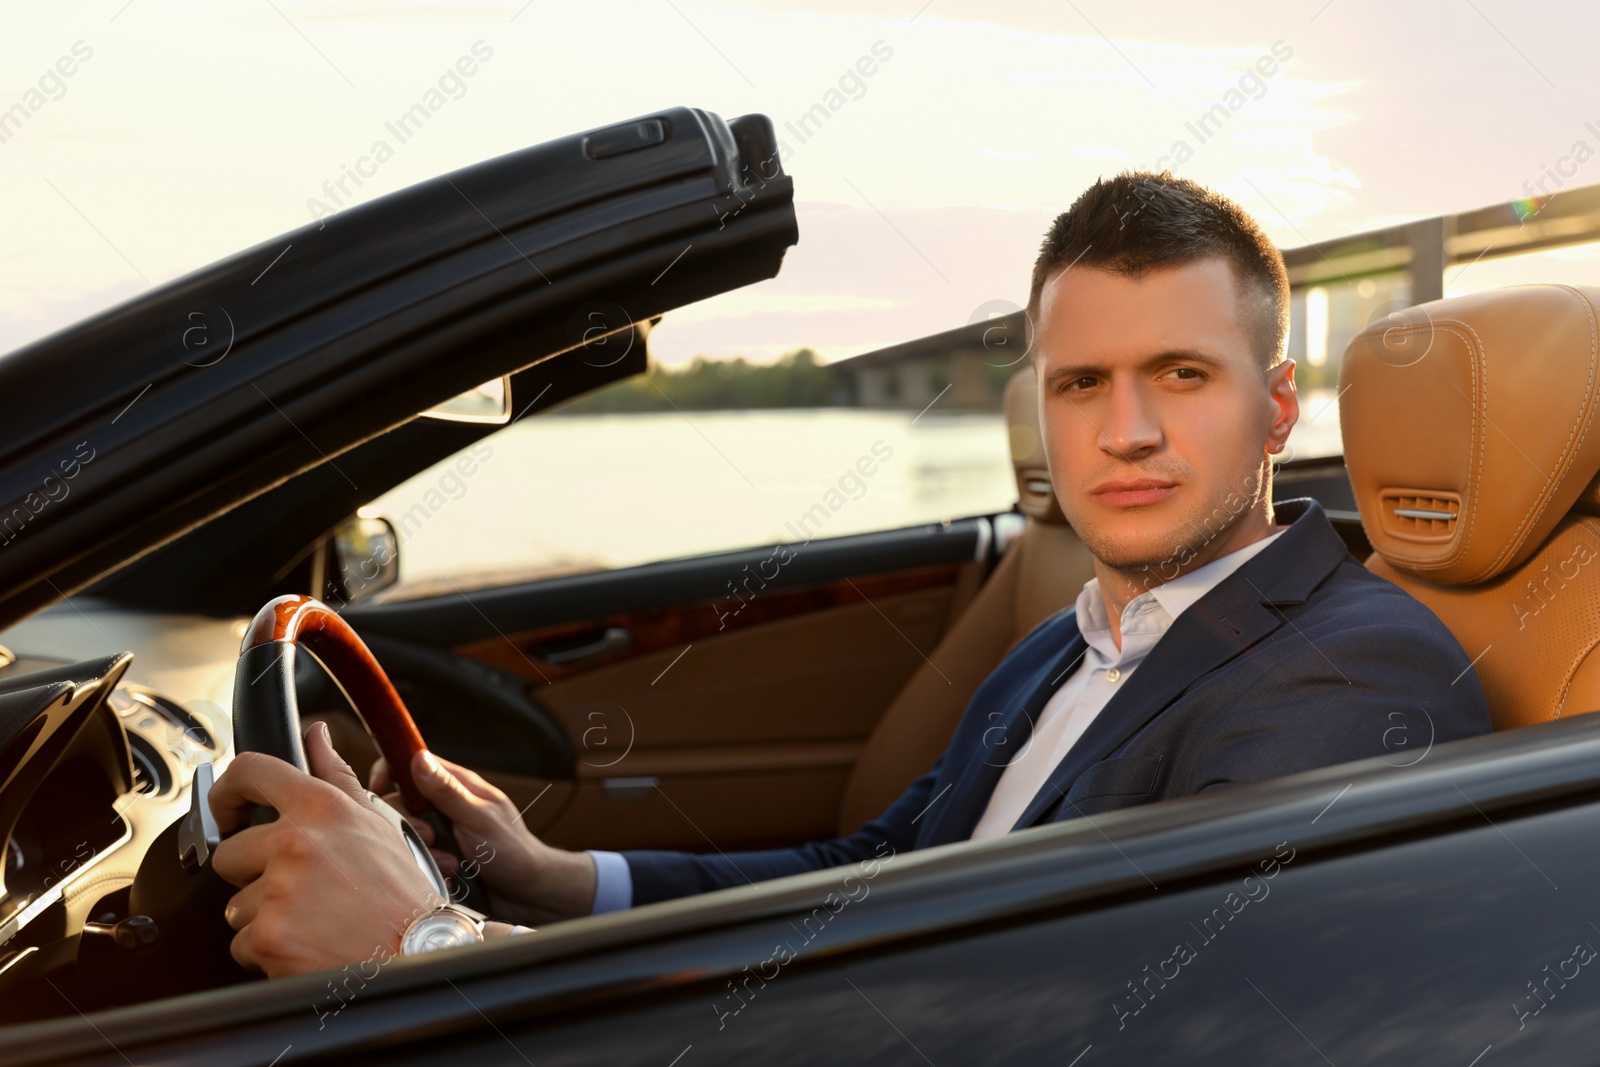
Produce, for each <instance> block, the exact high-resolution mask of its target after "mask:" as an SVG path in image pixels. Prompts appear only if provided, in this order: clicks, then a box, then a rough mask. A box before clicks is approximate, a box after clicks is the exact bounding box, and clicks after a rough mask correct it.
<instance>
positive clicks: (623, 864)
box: [585, 849, 633, 915]
mask: <svg viewBox="0 0 1600 1067" xmlns="http://www.w3.org/2000/svg"><path fill="white" fill-rule="evenodd" d="M585 854H586V855H588V856H589V857H590V858H591V859H593V860H594V906H593V907H592V908H590V909H589V914H590V915H604V914H605V913H606V912H608V911H622V910H624V909H626V908H631V907H633V871H632V870H630V869H629V867H628V861H627V860H626V859H625V858H624V857H623V855H622V853H620V852H597V851H595V850H594V849H587V850H586V851H585Z"/></svg>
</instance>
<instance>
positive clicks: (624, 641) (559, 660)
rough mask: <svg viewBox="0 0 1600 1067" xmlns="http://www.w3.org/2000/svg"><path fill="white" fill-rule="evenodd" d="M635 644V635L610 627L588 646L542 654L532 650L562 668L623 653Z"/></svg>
mask: <svg viewBox="0 0 1600 1067" xmlns="http://www.w3.org/2000/svg"><path fill="white" fill-rule="evenodd" d="M632 644H633V634H631V633H629V632H628V631H627V630H624V629H623V628H622V627H620V626H608V627H606V630H605V633H603V634H601V635H600V636H599V637H597V638H595V639H594V640H593V641H590V642H589V643H587V644H583V645H579V646H577V647H576V648H563V649H559V650H558V651H554V652H540V651H538V650H537V649H531V650H530V651H532V652H533V654H534V655H535V656H538V657H539V658H540V659H542V660H544V661H545V662H546V663H548V664H550V665H551V666H552V667H562V666H565V665H567V664H569V663H579V662H581V661H583V660H586V659H593V658H594V657H596V656H604V655H607V654H609V653H612V652H621V651H622V650H623V649H625V648H627V647H629V646H630V645H632Z"/></svg>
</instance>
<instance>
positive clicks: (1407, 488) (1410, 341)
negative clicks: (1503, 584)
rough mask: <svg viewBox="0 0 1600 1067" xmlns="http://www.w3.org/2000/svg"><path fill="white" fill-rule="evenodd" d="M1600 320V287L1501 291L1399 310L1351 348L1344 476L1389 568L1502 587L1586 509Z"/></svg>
mask: <svg viewBox="0 0 1600 1067" xmlns="http://www.w3.org/2000/svg"><path fill="white" fill-rule="evenodd" d="M1597 309H1600V288H1596V287H1581V288H1579V287H1573V286H1566V285H1526V286H1516V287H1513V288H1509V289H1492V290H1489V291H1486V292H1482V293H1474V294H1473V295H1471V296H1463V297H1455V298H1452V299H1448V300H1435V301H1431V302H1429V303H1426V304H1419V305H1417V306H1416V307H1412V308H1407V309H1406V310H1404V311H1400V312H1396V313H1395V314H1393V315H1390V316H1389V317H1388V318H1387V319H1385V320H1383V321H1381V322H1377V323H1374V324H1372V325H1371V326H1368V327H1367V328H1366V329H1365V330H1363V331H1362V332H1361V333H1360V334H1358V335H1357V336H1356V337H1355V339H1354V340H1352V341H1351V342H1350V346H1349V348H1347V349H1346V350H1345V356H1344V364H1343V366H1342V368H1341V370H1340V374H1339V387H1340V394H1339V416H1340V421H1341V423H1342V428H1343V434H1344V457H1345V466H1346V467H1347V468H1348V469H1349V472H1350V484H1351V486H1352V488H1353V489H1354V490H1355V498H1356V504H1357V506H1358V507H1359V508H1360V510H1361V522H1362V525H1363V526H1364V527H1365V528H1366V532H1367V538H1368V540H1370V541H1371V542H1372V547H1373V549H1374V550H1375V551H1376V552H1378V553H1379V555H1380V556H1382V558H1383V559H1384V560H1386V561H1387V562H1388V563H1389V564H1391V565H1392V566H1394V567H1396V568H1398V569H1400V570H1403V571H1408V572H1410V573H1411V574H1414V575H1416V576H1417V577H1419V578H1425V579H1427V580H1428V581H1432V582H1439V583H1443V584H1447V585H1456V584H1470V583H1476V582H1483V581H1487V580H1488V579H1490V578H1493V577H1494V576H1495V575H1498V574H1501V573H1503V572H1505V571H1506V570H1507V569H1509V568H1511V567H1514V566H1516V565H1518V564H1520V563H1522V562H1523V561H1524V560H1526V559H1527V558H1528V557H1529V556H1530V555H1532V554H1533V552H1534V551H1535V550H1537V549H1538V547H1539V545H1540V544H1541V543H1543V541H1544V539H1545V538H1546V537H1547V536H1549V534H1550V531H1551V530H1552V529H1554V528H1555V525H1556V523H1558V522H1559V521H1560V520H1561V519H1562V517H1563V516H1565V515H1566V513H1567V512H1568V511H1569V510H1570V509H1571V508H1572V507H1573V505H1574V504H1576V503H1579V497H1580V496H1582V495H1583V494H1584V491H1585V489H1586V488H1587V487H1589V484H1590V482H1591V480H1592V479H1594V477H1595V472H1596V471H1600V426H1596V425H1595V423H1596V418H1595V415H1596V406H1597V399H1600V311H1597ZM1590 495H1593V494H1590Z"/></svg>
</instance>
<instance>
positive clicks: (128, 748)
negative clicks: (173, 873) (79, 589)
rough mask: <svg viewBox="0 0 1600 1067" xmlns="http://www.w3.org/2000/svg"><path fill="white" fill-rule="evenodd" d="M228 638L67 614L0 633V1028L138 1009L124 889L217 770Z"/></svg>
mask: <svg viewBox="0 0 1600 1067" xmlns="http://www.w3.org/2000/svg"><path fill="white" fill-rule="evenodd" d="M244 625H245V620H243V619H223V620H219V619H207V618H198V617H191V616H171V615H152V614H149V613H141V612H134V611H129V610H127V609H125V608H119V607H116V606H112V605H109V604H96V603H93V602H87V601H82V600H80V601H75V602H71V603H64V604H60V605H57V606H56V607H54V608H52V609H50V610H47V611H44V612H41V613H40V614H38V615H36V616H34V617H33V618H31V619H29V620H27V621H25V622H24V623H21V624H19V625H18V626H15V627H13V628H11V629H10V630H7V631H5V632H4V633H0V650H3V651H0V838H3V841H4V858H3V866H0V1020H4V1019H20V1018H37V1017H40V1016H41V1015H50V1014H60V1013H62V1012H63V1011H70V1010H71V1007H69V1006H68V1005H67V1004H65V1003H62V1001H64V1000H69V1001H71V1002H72V1006H73V1007H78V1006H81V1007H83V1008H86V1009H87V1008H88V1007H90V1006H91V1005H92V1006H103V1005H105V1004H107V1003H114V1002H117V1001H118V1000H119V999H121V1000H124V1001H126V1000H135V999H138V1000H142V999H145V997H146V996H147V995H148V993H147V992H146V991H145V990H143V989H140V988H139V982H138V981H137V980H134V979H133V978H132V976H134V975H136V974H138V973H139V972H140V971H141V970H144V969H146V968H144V967H141V963H147V962H149V960H150V959H151V958H152V956H151V954H150V951H149V949H150V945H151V942H153V941H155V940H156V939H157V938H159V937H161V936H162V935H163V931H162V930H160V929H158V928H156V926H155V924H154V922H153V921H151V920H150V919H148V918H147V917H142V916H136V915H135V913H134V912H133V910H132V908H131V900H130V897H131V893H132V892H133V887H134V883H135V876H136V875H138V874H139V871H140V867H141V865H142V864H143V862H144V859H145V856H146V854H147V853H150V852H151V851H152V845H153V844H155V843H156V842H157V839H158V838H160V837H161V836H162V835H163V833H164V832H169V828H174V824H175V823H178V822H179V821H180V820H182V819H183V818H184V816H185V815H187V814H188V812H189V807H190V787H191V783H192V781H193V779H194V776H195V773H196V771H197V769H198V768H200V767H203V766H205V765H207V764H210V765H211V766H212V767H213V769H214V772H215V773H217V774H220V773H221V771H222V770H223V769H225V767H226V764H227V762H228V759H229V757H230V755H231V743H232V737H231V734H232V727H231V716H230V705H231V703H232V686H233V674H234V665H235V663H236V660H237V656H238V648H239V640H240V635H241V634H242V633H243V629H244ZM130 652H131V653H132V655H131V656H130V655H128V653H130ZM174 829H175V828H174ZM173 866H174V867H175V868H176V864H175V863H174V864H173ZM41 977H48V978H50V979H51V981H50V982H42V981H39V979H40V978H41ZM118 986H120V987H121V992H120V993H119V992H118V989H117V988H116V987H118ZM51 998H54V1002H53V1003H52V1001H51Z"/></svg>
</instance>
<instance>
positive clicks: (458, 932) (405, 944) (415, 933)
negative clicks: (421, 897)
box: [400, 909, 483, 956]
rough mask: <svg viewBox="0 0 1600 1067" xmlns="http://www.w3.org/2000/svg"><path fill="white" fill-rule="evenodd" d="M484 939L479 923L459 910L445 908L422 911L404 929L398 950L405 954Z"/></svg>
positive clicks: (472, 942) (431, 950)
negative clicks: (421, 913)
mask: <svg viewBox="0 0 1600 1067" xmlns="http://www.w3.org/2000/svg"><path fill="white" fill-rule="evenodd" d="M481 940H483V934H482V932H480V930H479V928H478V924H477V923H475V922H473V921H472V920H471V919H470V918H468V917H467V916H465V915H462V914H461V913H460V912H458V911H451V910H448V909H445V910H441V911H436V912H433V913H431V914H428V915H424V916H423V917H422V918H420V919H418V920H417V921H416V922H414V923H412V924H411V926H410V927H408V928H407V930H406V936H405V938H404V939H403V940H402V941H401V943H400V951H401V952H402V953H404V954H405V955H407V956H415V955H417V954H418V953H422V952H434V951H437V950H438V949H442V948H458V947H460V946H461V945H472V944H476V943H477V942H479V941H481Z"/></svg>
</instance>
